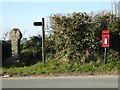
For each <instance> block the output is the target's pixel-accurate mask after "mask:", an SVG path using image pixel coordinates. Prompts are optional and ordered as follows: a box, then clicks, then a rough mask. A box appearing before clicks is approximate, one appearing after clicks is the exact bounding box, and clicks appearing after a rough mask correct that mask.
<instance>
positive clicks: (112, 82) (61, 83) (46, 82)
mask: <svg viewBox="0 0 120 90" xmlns="http://www.w3.org/2000/svg"><path fill="white" fill-rule="evenodd" d="M2 88H118V76H117V75H115V76H114V75H113V76H99V75H98V76H78V77H75V76H74V77H27V78H2Z"/></svg>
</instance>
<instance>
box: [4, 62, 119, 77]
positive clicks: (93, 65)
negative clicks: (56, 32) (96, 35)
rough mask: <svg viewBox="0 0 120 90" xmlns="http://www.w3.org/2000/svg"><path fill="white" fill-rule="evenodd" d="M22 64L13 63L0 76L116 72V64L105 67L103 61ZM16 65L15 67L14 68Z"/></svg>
mask: <svg viewBox="0 0 120 90" xmlns="http://www.w3.org/2000/svg"><path fill="white" fill-rule="evenodd" d="M21 64H22V63H15V64H13V65H12V66H9V67H3V68H2V75H10V76H29V75H41V74H47V75H49V74H55V73H59V74H61V73H71V74H72V73H74V72H76V73H81V74H84V73H86V74H91V75H93V74H97V75H106V74H107V75H108V74H109V75H114V74H117V71H118V62H115V61H112V60H111V61H108V62H107V64H106V65H105V64H104V63H103V61H97V62H94V61H91V62H90V63H86V64H82V63H77V62H76V63H68V62H63V61H61V60H48V61H46V63H40V62H38V63H36V64H34V65H31V66H22V65H21ZM15 65H17V66H15Z"/></svg>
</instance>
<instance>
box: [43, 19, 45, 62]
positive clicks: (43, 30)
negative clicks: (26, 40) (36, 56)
mask: <svg viewBox="0 0 120 90" xmlns="http://www.w3.org/2000/svg"><path fill="white" fill-rule="evenodd" d="M44 27H45V22H44V18H42V62H45V28H44Z"/></svg>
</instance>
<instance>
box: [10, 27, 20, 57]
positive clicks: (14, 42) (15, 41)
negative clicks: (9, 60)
mask: <svg viewBox="0 0 120 90" xmlns="http://www.w3.org/2000/svg"><path fill="white" fill-rule="evenodd" d="M9 36H10V39H11V49H12V57H13V59H19V53H20V39H21V38H22V33H21V32H20V30H19V29H17V28H14V29H12V30H11V31H10V35H9Z"/></svg>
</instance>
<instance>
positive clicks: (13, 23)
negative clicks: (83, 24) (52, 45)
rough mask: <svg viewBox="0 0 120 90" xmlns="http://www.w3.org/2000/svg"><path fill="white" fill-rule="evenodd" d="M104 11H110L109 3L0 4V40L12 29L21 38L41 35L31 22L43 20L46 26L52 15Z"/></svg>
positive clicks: (38, 28)
mask: <svg viewBox="0 0 120 90" xmlns="http://www.w3.org/2000/svg"><path fill="white" fill-rule="evenodd" d="M104 10H107V11H111V2H1V3H0V26H1V27H0V30H1V33H0V39H2V38H3V35H4V33H6V32H10V30H12V29H13V28H19V29H20V30H21V32H22V34H23V38H26V37H27V38H28V37H30V36H33V35H39V34H40V35H41V31H42V30H41V29H42V27H41V26H34V25H33V22H35V21H42V18H45V24H47V23H48V22H47V21H48V20H49V16H51V15H53V14H57V13H62V14H67V13H73V12H91V11H94V12H98V11H104ZM7 38H8V39H9V36H8V37H7Z"/></svg>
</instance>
